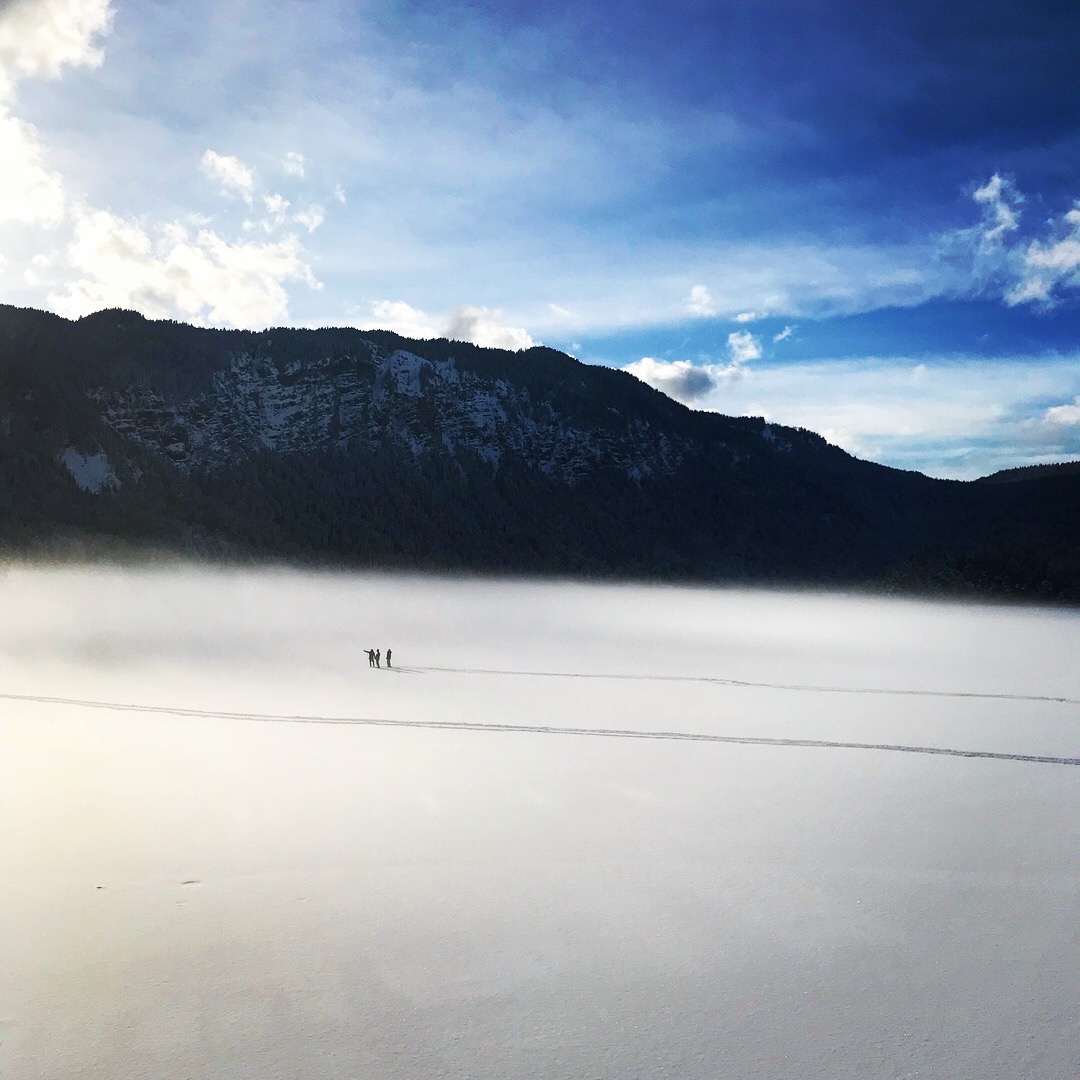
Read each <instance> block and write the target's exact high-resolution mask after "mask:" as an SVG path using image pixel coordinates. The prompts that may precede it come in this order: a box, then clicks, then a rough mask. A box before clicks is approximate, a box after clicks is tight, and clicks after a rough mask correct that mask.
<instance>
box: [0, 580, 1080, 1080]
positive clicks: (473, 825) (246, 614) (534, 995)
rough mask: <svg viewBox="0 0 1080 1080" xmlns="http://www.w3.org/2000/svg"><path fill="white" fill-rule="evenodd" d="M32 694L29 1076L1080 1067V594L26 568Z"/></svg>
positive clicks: (19, 1021) (11, 621) (22, 625)
mask: <svg viewBox="0 0 1080 1080" xmlns="http://www.w3.org/2000/svg"><path fill="white" fill-rule="evenodd" d="M388 646H389V647H390V648H392V649H393V653H394V661H395V669H396V670H392V671H387V670H385V669H383V670H378V671H376V670H371V669H370V668H369V666H368V662H367V658H366V656H365V655H364V654H363V652H362V650H363V649H364V648H367V647H372V648H374V647H379V648H381V649H382V650H383V651H384V652H385V650H386V648H387V647H388ZM530 673H531V674H530ZM725 680H726V681H725ZM868 691H889V692H887V693H872V692H868ZM910 691H928V692H929V693H919V694H912V693H910ZM0 693H2V694H3V696H2V697H0V741H2V742H0V881H2V887H0V920H2V921H0V1075H2V1076H3V1077H4V1080H8V1078H11V1080H31V1078H34V1080H36V1078H42V1080H45V1078H48V1080H54V1078H58V1077H65V1078H66V1077H76V1076H78V1077H83V1078H88V1080H126V1078H138V1080H157V1078H161V1080H180V1078H187V1077H229V1078H230V1080H271V1078H290V1080H292V1078H296V1077H305V1078H314V1080H339V1078H340V1080H345V1078H348V1080H357V1078H373V1080H383V1078H392V1077H405V1078H422V1080H429V1078H431V1080H434V1078H436V1077H461V1078H466V1077H469V1078H479V1080H507V1078H522V1080H552V1078H563V1077H566V1078H579V1077H580V1078H602V1080H609V1078H610V1080H616V1078H617V1080H628V1078H634V1077H640V1078H654V1077H673V1078H684V1080H716V1078H720V1077H723V1078H724V1080H742V1078H747V1080H749V1078H754V1080H760V1078H783V1080H818V1078H820V1080H826V1078H828V1080H847V1078H850V1080H875V1078H901V1077H903V1078H909V1077H934V1078H943V1080H944V1078H950V1080H953V1078H976V1077H978V1078H980V1080H989V1078H1002V1080H1016V1078H1019V1077H1024V1078H1025V1080H1063V1078H1066V1077H1071V1076H1075V1075H1076V1074H1077V1073H1078V1072H1080V977H1078V972H1080V932H1078V929H1077V928H1078V926H1080V767H1077V766H1076V765H1073V764H1068V763H1049V762H1037V761H1032V760H1020V759H1019V758H1020V757H1023V756H1027V757H1039V756H1043V757H1057V758H1064V759H1078V758H1080V616H1078V615H1077V614H1076V613H1069V612H1053V611H1045V610H1037V609H1024V610H1022V609H1002V608H988V607H976V606H970V607H969V606H961V605H932V604H920V603H910V602H899V601H885V600H867V599H858V598H852V597H841V596H832V597H830V596H820V595H817V596H815V595H811V594H802V595H798V594H784V593H764V592H759V593H754V592H743V591H715V590H714V591H710V590H706V589H666V588H644V587H641V588H631V587H590V586H580V585H551V584H546V585H539V584H529V583H516V584H495V583H484V582H452V581H447V580H433V579H427V580H425V579H420V578H407V577H400V578H395V577H350V576H334V575H304V574H300V573H287V572H264V573H253V572H223V571H202V572H198V571H195V570H191V569H171V570H161V571H157V572H138V571H122V570H114V571H103V570H86V569H72V570H51V571H45V570H31V569H19V568H15V569H11V570H9V571H7V572H6V573H0ZM19 695H23V697H21V698H20V697H19ZM971 695H976V696H971ZM978 695H998V696H978ZM47 698H52V699H60V700H53V701H49V700H44V699H47ZM1052 698H1057V699H1071V700H1048V699H1052ZM75 701H78V702H82V704H75V703H73V702H75ZM92 703H113V704H126V705H133V706H139V708H136V709H129V710H120V709H116V708H101V707H97V706H95V705H94V704H92ZM143 707H145V708H143ZM170 707H171V708H175V709H180V710H186V712H181V713H169V712H168V711H155V710H157V709H167V708H170ZM229 713H232V714H239V713H243V714H248V715H247V716H246V717H238V716H231V717H230V716H224V715H221V714H229ZM213 714H217V715H213ZM287 715H292V716H303V717H307V718H309V719H311V720H317V719H318V718H320V717H321V718H325V719H327V720H330V719H351V720H362V719H366V720H371V719H382V720H392V721H408V722H410V723H415V724H416V725H417V726H403V725H398V726H373V725H370V724H362V723H323V722H274V721H272V720H271V719H270V718H271V717H274V716H287ZM431 722H436V723H458V724H465V725H484V726H483V727H474V728H471V729H454V728H450V729H439V728H437V727H429V726H423V725H425V724H430V723H431ZM499 726H509V727H533V728H551V727H563V728H579V729H580V728H589V729H601V728H602V729H620V730H623V731H628V730H635V731H651V732H668V733H687V734H694V735H708V736H722V737H725V738H751V739H761V740H772V741H766V742H762V743H758V744H740V743H734V742H722V741H693V740H678V739H668V738H653V739H642V738H633V737H623V736H619V737H610V736H609V737H601V736H599V735H589V734H557V733H550V732H543V731H538V730H534V731H525V732H517V731H507V730H503V729H500V727H499ZM798 741H814V742H818V743H822V744H842V743H860V744H865V745H866V746H879V747H884V746H892V747H894V749H873V748H863V749H859V748H851V747H850V746H841V745H818V746H807V745H790V743H792V742H798ZM895 747H922V748H937V749H944V750H964V751H981V752H984V753H987V754H990V755H1000V756H989V757H981V758H978V757H977V758H967V757H959V756H955V755H952V754H929V753H923V752H903V751H901V750H899V749H895Z"/></svg>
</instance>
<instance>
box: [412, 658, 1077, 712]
mask: <svg viewBox="0 0 1080 1080" xmlns="http://www.w3.org/2000/svg"><path fill="white" fill-rule="evenodd" d="M396 670H402V671H406V670H407V671H409V672H425V671H434V672H439V673H440V674H447V675H521V676H526V675H527V676H530V677H532V678H540V679H630V680H640V681H643V682H692V683H712V684H713V685H715V686H734V687H747V688H749V689H755V690H798V691H800V692H802V693H812V694H887V695H896V696H898V697H901V696H909V697H937V698H977V699H981V700H985V701H1052V702H1056V703H1058V704H1061V705H1080V698H1071V697H1058V696H1055V695H1051V694H995V693H985V692H983V691H978V690H904V689H896V690H894V689H890V688H888V687H881V686H815V685H814V684H812V683H772V682H750V681H748V680H746V679H725V678H721V677H720V676H716V675H646V674H641V675H617V674H604V673H594V672H581V671H514V670H510V669H506V668H451V667H415V668H408V669H406V668H401V669H396Z"/></svg>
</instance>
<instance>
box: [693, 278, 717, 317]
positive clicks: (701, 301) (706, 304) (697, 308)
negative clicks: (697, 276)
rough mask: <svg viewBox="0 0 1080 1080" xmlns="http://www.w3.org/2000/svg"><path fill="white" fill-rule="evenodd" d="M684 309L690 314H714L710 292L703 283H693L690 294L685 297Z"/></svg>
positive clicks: (706, 315) (703, 315) (714, 307)
mask: <svg viewBox="0 0 1080 1080" xmlns="http://www.w3.org/2000/svg"><path fill="white" fill-rule="evenodd" d="M686 310H687V311H688V312H690V314H691V315H699V316H702V317H708V316H710V315H715V314H716V304H715V302H714V301H713V298H712V293H710V292H709V290H708V288H706V286H704V285H695V286H694V287H693V288H692V289H691V290H690V295H689V296H688V297H687V298H686Z"/></svg>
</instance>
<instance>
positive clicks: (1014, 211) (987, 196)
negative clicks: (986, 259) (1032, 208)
mask: <svg viewBox="0 0 1080 1080" xmlns="http://www.w3.org/2000/svg"><path fill="white" fill-rule="evenodd" d="M972 198H973V199H974V200H975V201H976V202H977V203H979V204H980V205H981V206H982V208H983V220H982V226H981V235H980V240H979V246H980V249H981V250H982V251H983V252H988V251H990V250H992V249H994V248H996V247H998V246H999V245H1000V244H1001V243H1002V242H1003V241H1004V239H1005V237H1006V236H1008V235H1009V233H1013V232H1016V230H1017V229H1018V228H1019V225H1020V205H1021V203H1022V202H1023V201H1024V200H1023V196H1021V194H1020V193H1019V192H1018V191H1017V190H1016V187H1015V185H1014V184H1013V183H1012V181H1011V180H1008V179H1006V178H1004V177H1002V176H1001V175H1000V174H998V173H994V175H993V176H991V177H990V179H989V180H987V182H986V183H985V184H983V186H982V187H980V188H977V189H976V190H975V192H974V193H973V194H972Z"/></svg>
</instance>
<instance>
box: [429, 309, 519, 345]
mask: <svg viewBox="0 0 1080 1080" xmlns="http://www.w3.org/2000/svg"><path fill="white" fill-rule="evenodd" d="M502 320H503V315H502V312H501V311H498V310H497V309H495V308H487V307H473V306H470V305H466V306H464V307H459V308H457V309H455V310H454V311H452V312H451V313H450V317H449V321H448V323H447V327H446V334H445V336H446V337H448V338H451V339H454V340H457V341H471V342H472V343H473V344H474V345H484V346H486V347H488V348H491V349H531V348H532V347H533V345H535V344H536V342H535V341H533V339H532V337H530V335H529V333H528V331H526V330H525V329H523V328H522V327H519V326H507V325H506V324H505V323H504V322H503V321H502Z"/></svg>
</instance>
